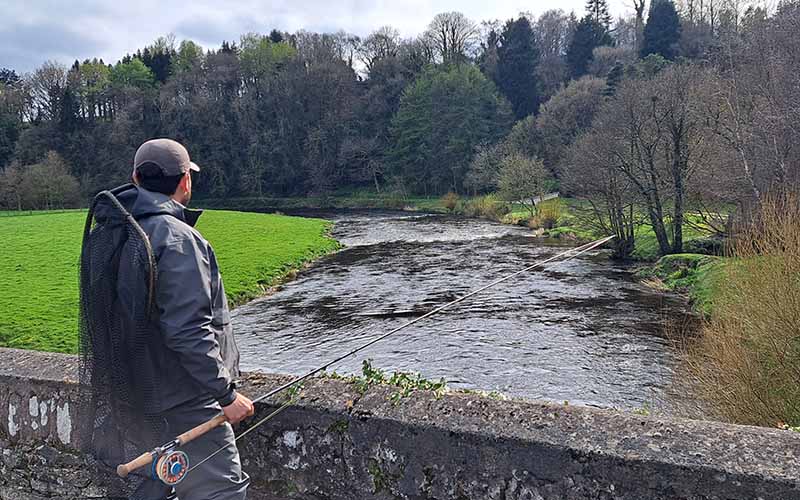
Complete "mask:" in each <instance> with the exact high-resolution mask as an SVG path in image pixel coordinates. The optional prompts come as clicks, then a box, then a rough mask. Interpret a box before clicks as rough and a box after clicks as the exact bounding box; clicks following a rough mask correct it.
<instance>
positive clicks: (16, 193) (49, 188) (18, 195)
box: [0, 151, 80, 210]
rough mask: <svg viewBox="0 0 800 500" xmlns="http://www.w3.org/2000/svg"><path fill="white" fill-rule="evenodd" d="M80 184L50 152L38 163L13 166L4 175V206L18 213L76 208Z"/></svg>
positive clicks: (0, 179)
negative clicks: (22, 211)
mask: <svg viewBox="0 0 800 500" xmlns="http://www.w3.org/2000/svg"><path fill="white" fill-rule="evenodd" d="M79 201H80V189H79V186H78V181H77V179H75V177H73V176H72V175H71V174H70V173H69V169H68V167H67V164H66V163H65V162H64V160H63V158H61V156H60V155H58V153H56V152H55V151H49V152H48V153H47V154H46V155H45V157H44V159H43V160H42V161H41V162H40V163H37V164H34V165H27V166H25V167H19V166H18V165H12V166H10V167H9V168H7V169H6V170H4V171H3V172H0V206H4V207H5V208H10V209H15V210H24V209H28V210H51V209H54V208H66V207H76V206H77V205H78V204H79Z"/></svg>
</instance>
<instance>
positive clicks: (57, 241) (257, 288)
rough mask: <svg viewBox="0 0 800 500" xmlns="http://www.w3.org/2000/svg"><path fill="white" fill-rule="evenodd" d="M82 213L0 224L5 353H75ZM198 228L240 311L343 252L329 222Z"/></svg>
mask: <svg viewBox="0 0 800 500" xmlns="http://www.w3.org/2000/svg"><path fill="white" fill-rule="evenodd" d="M85 216H86V215H85V212H84V211H71V212H60V213H46V212H45V213H34V214H25V215H14V216H11V215H8V216H3V217H0V238H1V239H2V248H3V251H2V258H0V311H2V314H0V346H7V347H20V348H26V349H37V350H43V351H58V352H75V351H76V349H77V309H78V289H77V280H78V256H79V254H80V244H81V235H82V231H83V223H84V220H85ZM198 229H199V230H200V231H201V232H202V233H203V234H204V236H205V237H206V238H208V240H209V241H210V242H211V244H212V245H213V246H214V250H215V252H216V254H217V258H218V260H219V265H220V269H221V271H222V275H223V279H224V280H225V288H226V291H227V293H228V296H229V298H230V299H231V301H232V302H233V303H236V304H239V303H242V302H244V301H246V300H247V299H250V298H253V297H256V296H258V295H259V294H261V293H263V291H264V290H265V288H268V287H269V286H271V285H274V284H276V283H277V282H279V281H280V280H282V279H283V278H284V277H285V276H286V275H287V273H289V272H291V271H292V270H294V269H297V268H299V267H301V266H302V265H303V264H304V263H306V262H308V261H310V260H312V259H313V258H315V257H317V256H320V255H322V254H325V253H329V252H331V251H333V250H335V249H336V248H337V247H338V244H337V243H336V242H335V241H334V240H332V239H330V238H329V237H328V236H327V232H328V229H329V223H328V222H326V221H323V220H318V219H303V218H296V217H285V216H281V215H267V214H255V213H241V212H225V211H214V210H209V211H207V212H206V213H205V214H204V215H203V216H202V217H201V218H200V221H199V223H198Z"/></svg>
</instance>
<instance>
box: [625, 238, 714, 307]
mask: <svg viewBox="0 0 800 500" xmlns="http://www.w3.org/2000/svg"><path fill="white" fill-rule="evenodd" d="M724 266H725V262H724V261H723V260H722V259H721V258H719V257H714V256H710V255H700V254H691V253H684V254H672V255H665V256H664V257H661V258H660V259H659V260H658V262H656V263H655V264H654V265H652V266H649V267H646V268H644V269H642V270H640V271H639V272H638V273H637V276H638V277H640V278H643V279H645V280H651V282H652V280H658V281H657V282H656V283H655V284H657V285H658V286H663V287H664V288H666V289H668V290H672V291H676V292H680V293H686V294H688V295H689V297H690V298H691V301H692V305H693V307H694V308H695V309H696V310H697V311H700V312H702V313H704V314H711V312H712V308H713V297H714V295H715V294H716V293H717V290H718V289H719V287H720V286H721V285H722V275H723V274H724Z"/></svg>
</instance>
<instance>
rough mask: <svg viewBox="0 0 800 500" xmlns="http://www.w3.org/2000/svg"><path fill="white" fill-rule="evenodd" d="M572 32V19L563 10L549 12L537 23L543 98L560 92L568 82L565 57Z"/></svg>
mask: <svg viewBox="0 0 800 500" xmlns="http://www.w3.org/2000/svg"><path fill="white" fill-rule="evenodd" d="M572 30H573V27H572V26H571V23H570V17H569V16H568V15H567V14H565V13H564V11H562V10H548V11H546V12H545V13H543V14H542V15H541V16H539V19H538V20H537V21H536V44H537V46H538V49H539V65H538V66H537V67H536V75H537V77H538V79H539V82H540V84H541V92H542V97H543V98H547V97H549V96H551V95H553V94H555V93H556V92H558V89H559V88H561V86H562V85H563V84H564V81H565V80H566V76H567V64H566V62H565V59H564V57H565V55H566V53H567V47H568V46H569V41H570V39H571V37H572Z"/></svg>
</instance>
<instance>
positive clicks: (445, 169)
mask: <svg viewBox="0 0 800 500" xmlns="http://www.w3.org/2000/svg"><path fill="white" fill-rule="evenodd" d="M510 124H511V113H510V110H509V105H508V102H507V101H506V100H505V99H504V98H503V97H501V96H499V95H498V94H497V91H496V89H495V87H494V85H493V84H492V83H491V82H490V81H489V80H487V79H486V77H484V76H483V74H481V72H480V71H479V70H478V69H477V68H475V67H474V66H468V65H454V66H449V67H441V68H431V69H429V70H427V71H425V72H424V73H423V74H422V75H420V77H419V78H417V80H416V81H414V83H412V84H411V85H409V86H408V87H407V88H406V90H405V91H404V92H403V96H402V98H401V101H400V108H399V109H398V111H397V114H396V115H395V116H394V118H393V119H392V139H393V146H392V147H391V149H390V151H389V154H388V156H387V161H388V162H389V165H390V166H391V170H392V173H393V174H394V175H396V176H400V177H402V178H404V179H406V181H407V182H408V187H409V188H410V189H411V190H412V191H413V192H416V193H425V194H429V193H441V192H446V191H447V190H453V191H456V192H460V191H463V186H464V180H465V176H466V173H467V168H468V166H469V161H470V159H471V157H472V153H473V150H474V149H475V146H477V145H478V144H481V143H492V142H495V141H497V140H498V139H499V138H500V137H502V136H503V135H504V134H505V132H507V130H508V128H509V126H510Z"/></svg>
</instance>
